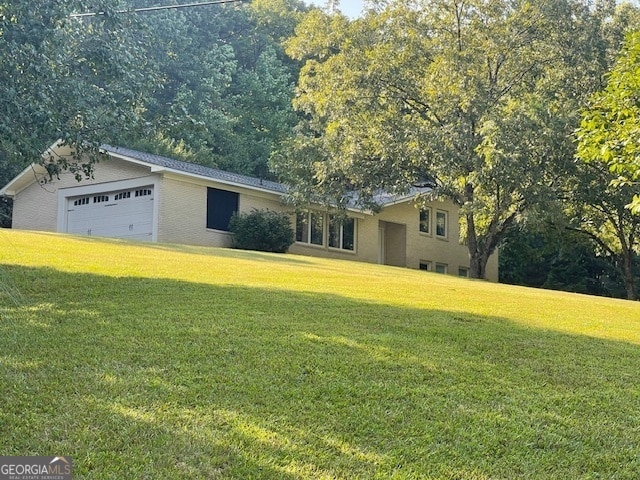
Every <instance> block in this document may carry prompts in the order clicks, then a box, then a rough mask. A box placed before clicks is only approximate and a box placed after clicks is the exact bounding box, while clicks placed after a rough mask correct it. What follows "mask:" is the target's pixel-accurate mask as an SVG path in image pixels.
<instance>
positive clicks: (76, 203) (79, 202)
mask: <svg viewBox="0 0 640 480" xmlns="http://www.w3.org/2000/svg"><path fill="white" fill-rule="evenodd" d="M73 205H74V206H76V207H77V206H79V205H89V197H84V198H79V199H77V200H76V201H74V202H73Z"/></svg>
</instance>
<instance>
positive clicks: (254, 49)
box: [132, 0, 306, 177]
mask: <svg viewBox="0 0 640 480" xmlns="http://www.w3.org/2000/svg"><path fill="white" fill-rule="evenodd" d="M146 3H147V2H146V1H144V2H142V1H140V0H138V1H135V2H133V3H132V6H137V7H139V6H146ZM305 8H306V7H304V5H303V4H302V3H301V2H299V1H297V0H254V1H253V2H251V3H250V4H248V3H243V4H238V5H224V6H209V7H199V8H191V9H186V10H179V11H175V10H169V11H165V12H162V13H157V14H153V15H147V16H145V17H144V18H143V20H142V21H143V22H144V23H145V25H146V31H147V32H149V35H151V37H152V41H151V42H150V44H151V48H149V49H148V56H149V58H150V59H151V60H152V62H153V63H154V65H155V66H156V68H157V70H158V71H159V73H160V76H161V78H162V79H163V82H162V88H161V89H158V90H157V91H156V92H155V95H154V96H153V98H152V99H151V102H150V103H149V107H148V110H147V111H146V112H145V118H146V119H147V121H148V125H149V127H150V128H149V132H148V134H147V135H146V136H144V137H140V138H139V139H138V140H137V141H136V142H135V145H134V146H135V147H137V148H141V149H145V150H150V151H154V152H156V153H160V154H170V155H172V156H176V157H179V158H182V159H184V160H187V161H193V162H196V163H200V164H206V165H209V166H214V167H218V168H223V169H227V170H232V171H236V172H240V173H246V174H253V175H259V176H261V177H263V176H266V175H267V174H268V170H267V161H268V158H269V155H270V154H271V151H272V149H273V148H274V145H276V144H278V143H279V142H280V141H281V140H282V139H284V138H286V137H287V136H289V135H290V132H291V130H292V128H293V126H294V125H295V124H296V122H297V116H296V114H295V113H294V112H293V108H292V105H291V99H292V97H293V88H294V78H295V76H296V75H297V71H298V66H297V64H296V63H295V62H293V61H291V59H289V58H288V57H287V56H286V55H285V53H284V48H283V46H282V41H283V39H284V38H287V37H289V36H291V35H292V34H293V30H294V28H295V25H296V24H297V23H298V22H299V19H300V18H301V15H302V12H303V11H304V10H305Z"/></svg>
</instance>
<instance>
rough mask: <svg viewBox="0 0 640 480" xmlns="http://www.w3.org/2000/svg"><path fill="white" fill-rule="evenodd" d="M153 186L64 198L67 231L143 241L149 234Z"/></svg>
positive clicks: (150, 233)
mask: <svg viewBox="0 0 640 480" xmlns="http://www.w3.org/2000/svg"><path fill="white" fill-rule="evenodd" d="M153 194H154V186H153V185H147V186H143V187H139V188H132V189H126V190H119V191H106V192H97V193H93V194H84V195H77V196H72V197H67V198H66V203H67V208H66V213H65V215H66V221H65V224H66V229H65V231H66V232H67V233H72V234H75V235H87V236H97V237H112V238H126V239H128V240H147V241H151V240H152V237H153V199H154V195H153Z"/></svg>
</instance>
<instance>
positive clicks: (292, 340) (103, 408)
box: [0, 267, 640, 479]
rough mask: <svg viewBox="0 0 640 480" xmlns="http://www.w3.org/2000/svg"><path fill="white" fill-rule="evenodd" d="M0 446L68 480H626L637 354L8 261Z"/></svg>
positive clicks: (487, 322) (639, 397) (608, 345)
mask: <svg viewBox="0 0 640 480" xmlns="http://www.w3.org/2000/svg"><path fill="white" fill-rule="evenodd" d="M7 269H8V272H9V274H10V275H11V276H12V278H13V279H14V282H15V285H16V286H17V288H19V290H20V292H21V295H22V300H21V301H22V304H21V305H20V306H18V307H17V306H16V305H15V304H14V303H12V302H9V301H5V300H7V299H5V298H2V297H0V315H1V317H0V318H1V320H0V375H1V379H2V382H1V383H0V451H1V452H3V454H4V455H27V454H29V455H53V454H57V455H71V456H72V457H73V460H74V478H92V479H94V478H97V479H102V478H183V477H184V478H237V479H246V478H278V479H279V478H292V479H293V478H308V479H315V478H421V477H422V478H426V477H428V478H478V479H484V478H557V477H567V478H581V477H583V478H584V477H592V478H593V477H606V478H609V477H613V476H616V477H617V478H633V477H634V476H635V474H636V473H637V471H639V469H640V458H639V457H638V455H637V450H636V448H637V445H638V442H639V441H640V417H639V416H638V412H639V411H640V379H639V378H638V375H637V366H638V365H639V364H640V347H639V346H637V345H632V344H627V343H624V342H613V341H607V340H601V339H594V338H590V337H587V336H572V335H567V334H562V333H557V332H551V331H545V330H540V329H534V328H531V329H528V328H525V327H523V326H521V325H516V324H514V323H513V322H511V321H508V320H505V319H501V318H496V317H479V316H472V315H465V314H463V313H451V312H444V311H438V310H424V309H411V308H398V307H392V306H385V305H380V304H370V303H367V302H362V301H355V300H352V299H347V298H343V297H340V296H336V295H327V294H304V293H298V292H286V291H274V290H265V289H258V288H243V287H232V286H223V287H221V286H212V285H202V284H195V283H187V282H178V281H174V280H166V279H159V280H156V279H147V278H112V277H104V276H97V275H90V274H81V275H79V274H68V273H63V272H59V271H56V270H52V269H34V268H24V267H7Z"/></svg>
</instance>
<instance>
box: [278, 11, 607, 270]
mask: <svg viewBox="0 0 640 480" xmlns="http://www.w3.org/2000/svg"><path fill="white" fill-rule="evenodd" d="M371 3H372V4H380V5H382V6H379V7H378V8H377V9H376V8H372V9H370V10H369V12H368V13H367V15H366V16H365V17H364V18H362V19H358V20H356V21H353V22H349V21H348V20H347V19H346V18H345V17H343V16H340V15H338V14H332V15H330V14H326V13H323V12H321V11H314V12H312V13H310V14H309V15H308V16H307V17H306V19H305V20H304V21H303V22H302V24H301V25H300V26H299V27H298V29H297V30H296V36H295V37H294V38H293V39H292V40H291V41H290V43H289V45H288V53H289V54H290V55H291V56H292V57H293V58H295V59H298V60H301V61H305V65H304V67H303V70H302V72H301V75H300V78H299V83H298V90H297V97H296V99H295V105H296V107H297V108H298V109H299V110H300V111H301V112H303V113H304V114H305V115H306V121H305V122H304V123H303V124H301V125H300V126H299V130H298V135H297V136H296V138H294V139H293V140H292V141H291V142H289V144H287V145H286V146H285V147H283V149H282V150H281V152H279V154H278V155H276V156H274V162H273V163H274V167H275V168H276V170H277V171H278V172H279V174H280V175H282V176H283V179H284V180H286V181H288V182H289V183H290V184H292V185H295V186H296V187H297V189H296V191H295V192H294V193H293V196H294V198H296V199H300V200H304V199H309V197H311V196H313V197H315V198H324V199H326V201H327V203H328V204H331V205H334V206H344V205H345V204H346V202H347V201H348V199H353V198H354V197H353V195H352V194H351V192H353V191H356V192H358V195H357V198H358V199H359V201H360V203H361V204H362V205H363V206H368V207H371V206H373V207H374V208H375V195H376V193H377V192H379V191H380V190H381V189H384V190H387V191H390V192H397V193H400V192H406V191H407V190H408V189H409V188H410V186H411V185H415V184H430V185H432V186H433V195H436V196H446V197H449V198H451V199H453V201H454V202H455V203H456V204H457V205H458V206H459V207H460V208H461V212H462V221H463V224H464V227H465V228H463V231H464V232H465V238H464V241H465V242H466V244H467V245H468V248H469V255H470V266H471V275H472V276H473V277H478V278H483V277H484V275H485V267H486V264H487V261H488V259H489V257H490V255H491V254H493V253H494V252H495V250H496V248H497V246H498V244H499V243H500V241H501V239H502V238H503V237H504V235H505V234H506V233H507V232H508V231H509V229H510V228H512V227H513V226H514V225H515V224H516V223H517V222H518V220H519V219H520V218H521V217H522V216H523V215H524V214H525V213H526V212H528V211H531V210H532V209H535V208H541V206H542V205H543V204H544V202H546V201H547V200H548V199H550V198H553V194H554V189H555V186H556V184H557V180H558V178H559V177H561V176H562V175H563V174H564V172H565V171H566V169H568V168H569V164H570V161H571V158H572V155H573V149H574V147H573V145H572V144H571V141H570V133H571V132H572V130H573V129H574V128H575V126H576V125H577V120H576V112H577V109H578V108H577V105H578V103H579V102H580V100H581V98H582V96H583V95H585V94H586V93H588V92H589V91H592V90H593V89H594V88H595V87H596V86H597V85H598V84H597V79H598V78H599V69H600V65H601V63H602V62H600V61H599V60H598V59H599V58H600V52H601V50H602V48H603V46H602V45H600V44H599V43H598V42H597V41H595V40H594V38H596V39H599V38H600V32H599V31H598V32H596V31H595V30H596V29H597V22H596V17H597V15H598V12H596V11H594V10H592V9H590V8H589V5H587V4H586V3H584V2H580V1H572V0H544V1H540V2H529V1H507V0H495V1H491V2H487V1H485V0H429V1H426V0H425V1H416V2H411V3H410V4H408V3H407V2H405V1H393V0H392V1H388V2H371ZM596 35H597V36H596Z"/></svg>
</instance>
